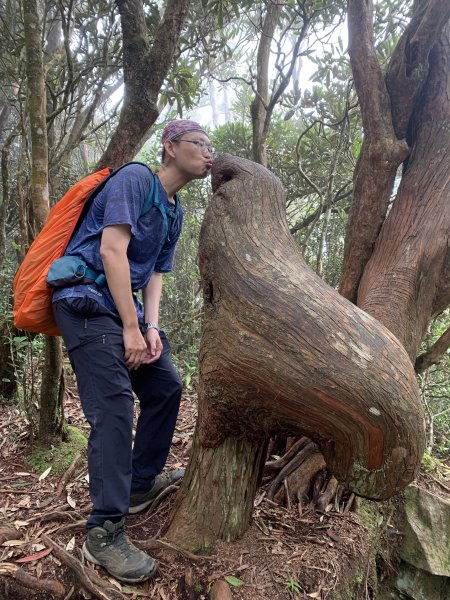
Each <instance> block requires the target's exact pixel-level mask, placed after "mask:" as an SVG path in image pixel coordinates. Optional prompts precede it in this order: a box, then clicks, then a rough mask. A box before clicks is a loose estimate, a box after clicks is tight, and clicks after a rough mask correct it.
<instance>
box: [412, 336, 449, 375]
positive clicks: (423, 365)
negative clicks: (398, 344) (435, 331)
mask: <svg viewBox="0 0 450 600" xmlns="http://www.w3.org/2000/svg"><path fill="white" fill-rule="evenodd" d="M449 347H450V327H449V328H448V329H447V331H445V332H444V333H443V334H442V335H441V337H440V338H439V339H438V340H437V341H436V342H435V343H434V344H433V345H432V346H431V348H429V349H428V350H427V351H426V352H424V353H423V354H421V355H420V356H418V357H417V359H416V363H415V365H414V369H415V370H416V373H423V372H424V371H426V370H427V369H428V368H430V367H431V366H432V365H437V364H438V363H440V362H441V360H442V359H443V358H444V354H445V353H446V352H447V350H448V348H449Z"/></svg>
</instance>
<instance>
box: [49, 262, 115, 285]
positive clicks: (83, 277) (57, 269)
mask: <svg viewBox="0 0 450 600" xmlns="http://www.w3.org/2000/svg"><path fill="white" fill-rule="evenodd" d="M105 282H106V277H105V274H104V273H99V272H98V271H94V270H93V269H90V268H89V267H88V266H87V264H86V263H85V262H84V260H83V259H82V258H79V257H78V256H61V258H58V259H56V260H55V261H53V262H52V264H51V265H50V268H49V270H48V273H47V278H46V283H47V286H48V287H51V288H61V287H67V286H70V285H79V284H82V283H96V284H97V285H104V284H105Z"/></svg>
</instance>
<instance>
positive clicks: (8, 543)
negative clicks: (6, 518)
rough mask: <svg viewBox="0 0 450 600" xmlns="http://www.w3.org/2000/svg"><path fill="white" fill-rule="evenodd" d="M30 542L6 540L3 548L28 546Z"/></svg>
mask: <svg viewBox="0 0 450 600" xmlns="http://www.w3.org/2000/svg"><path fill="white" fill-rule="evenodd" d="M27 544H29V542H27V541H24V540H6V542H3V544H2V546H26V545H27Z"/></svg>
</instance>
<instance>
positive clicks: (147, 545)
mask: <svg viewBox="0 0 450 600" xmlns="http://www.w3.org/2000/svg"><path fill="white" fill-rule="evenodd" d="M133 544H134V545H135V546H137V547H138V548H140V549H141V550H156V549H157V548H162V549H164V550H171V551H172V552H178V553H179V554H181V555H182V556H184V557H185V558H188V559H189V560H194V561H196V560H198V561H205V560H215V559H216V557H214V556H203V555H199V554H193V553H192V552H189V551H188V550H183V549H182V548H179V547H178V546H175V545H174V544H171V543H169V542H165V541H164V540H157V539H155V538H151V539H149V540H133Z"/></svg>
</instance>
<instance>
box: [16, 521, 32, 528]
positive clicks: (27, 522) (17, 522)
mask: <svg viewBox="0 0 450 600" xmlns="http://www.w3.org/2000/svg"><path fill="white" fill-rule="evenodd" d="M29 524H30V522H29V521H19V520H17V521H13V525H14V526H15V527H26V526H27V525H29Z"/></svg>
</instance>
